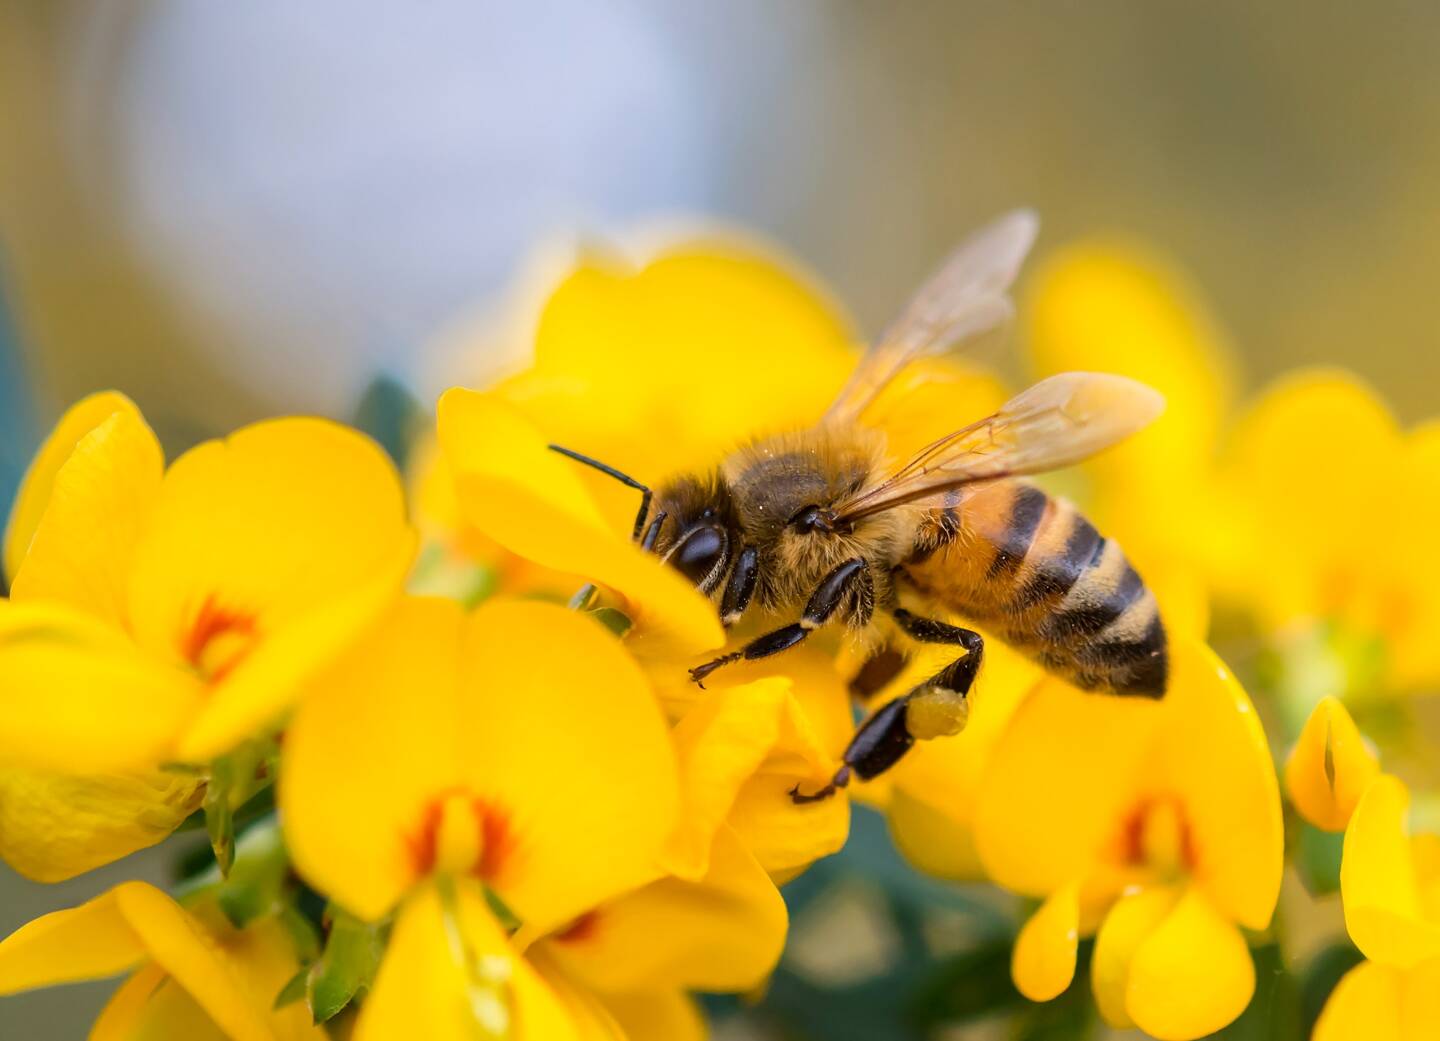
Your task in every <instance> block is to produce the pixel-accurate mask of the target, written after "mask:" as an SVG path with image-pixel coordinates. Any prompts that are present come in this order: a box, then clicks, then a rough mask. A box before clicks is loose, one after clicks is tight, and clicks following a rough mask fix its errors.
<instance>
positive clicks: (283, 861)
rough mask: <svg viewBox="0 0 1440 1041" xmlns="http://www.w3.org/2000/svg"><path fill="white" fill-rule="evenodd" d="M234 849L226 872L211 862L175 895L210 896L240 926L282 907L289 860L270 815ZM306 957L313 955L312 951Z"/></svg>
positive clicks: (247, 832) (184, 896)
mask: <svg viewBox="0 0 1440 1041" xmlns="http://www.w3.org/2000/svg"><path fill="white" fill-rule="evenodd" d="M233 848H234V862H233V863H232V864H231V865H230V870H229V873H228V874H222V872H221V869H220V865H219V863H218V862H217V863H213V864H211V865H210V867H209V868H208V869H207V870H205V871H203V872H201V873H199V874H197V875H195V876H193V877H191V878H189V879H188V880H186V881H185V882H184V883H183V884H182V885H181V886H180V887H179V889H178V891H177V896H180V897H181V898H182V899H186V900H194V899H195V898H197V897H199V896H200V895H202V894H203V895H206V896H209V897H211V898H213V899H214V900H215V902H216V904H217V905H218V906H219V908H220V910H221V911H222V912H224V914H225V917H226V918H228V919H229V920H230V923H231V924H232V925H234V926H235V928H237V929H243V928H244V927H245V926H246V925H248V924H250V923H251V922H253V921H255V919H257V918H260V917H261V916H263V915H266V914H271V913H274V912H275V911H277V910H278V909H281V908H282V907H284V906H285V905H284V898H285V893H284V890H285V885H286V880H287V877H288V874H289V870H290V861H289V857H288V856H287V855H286V852H285V845H284V843H283V842H282V841H281V838H280V826H279V824H278V822H277V821H276V819H275V817H274V815H273V814H272V815H271V816H270V817H269V818H267V819H265V820H262V821H260V822H259V823H257V824H255V825H253V826H252V827H250V828H249V829H248V830H247V831H246V832H245V833H244V834H243V835H242V836H241V837H240V839H239V840H238V841H237V842H236V843H235V845H234V847H233ZM302 954H303V952H302ZM309 956H310V957H314V954H313V952H312V953H311V954H310V955H309Z"/></svg>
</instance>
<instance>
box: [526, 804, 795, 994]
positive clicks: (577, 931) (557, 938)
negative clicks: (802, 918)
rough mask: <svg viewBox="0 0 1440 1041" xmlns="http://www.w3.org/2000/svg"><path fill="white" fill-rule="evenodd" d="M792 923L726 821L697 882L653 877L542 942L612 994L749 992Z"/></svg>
mask: <svg viewBox="0 0 1440 1041" xmlns="http://www.w3.org/2000/svg"><path fill="white" fill-rule="evenodd" d="M786 924H787V917H786V912H785V901H784V900H782V899H781V897H780V892H779V890H777V889H776V888H775V884H774V883H773V882H771V881H770V877H769V876H768V875H767V874H766V873H765V871H764V869H763V868H761V866H760V864H759V863H758V862H757V861H756V860H755V858H754V857H753V856H752V855H751V854H750V853H749V852H747V851H746V849H745V848H744V847H743V846H742V845H741V844H740V842H739V840H738V839H737V838H736V836H735V834H734V832H731V831H729V830H728V829H722V830H721V832H720V834H719V835H718V836H717V838H716V841H715V850H714V853H713V854H712V856H711V858H710V870H709V871H707V872H706V873H705V876H704V877H703V878H701V879H700V880H699V881H696V882H686V881H683V880H681V879H678V878H673V877H671V878H666V879H661V880H660V881H658V882H652V883H651V884H650V885H648V886H645V887H644V888H643V889H639V890H637V891H635V892H634V893H631V894H629V895H627V896H622V897H620V898H619V899H617V900H613V901H611V902H610V903H608V904H604V905H602V906H601V907H598V908H596V909H595V910H593V911H588V912H586V913H585V914H584V915H582V916H581V917H580V918H579V919H577V920H576V921H575V922H574V923H572V924H571V925H570V926H569V927H567V928H566V929H564V930H562V931H561V932H559V933H557V934H555V935H554V936H553V937H551V938H549V939H547V940H545V941H543V943H542V945H543V947H544V948H545V950H546V951H547V953H548V955H549V956H550V957H551V958H553V959H554V960H555V961H556V962H557V963H558V964H560V965H562V966H563V967H564V968H565V969H566V971H567V973H568V974H570V975H572V976H574V977H575V978H577V979H580V980H583V981H585V982H586V983H588V984H589V985H590V986H592V987H594V988H595V989H596V990H600V991H604V992H606V993H631V992H639V991H652V990H667V991H668V990H677V991H678V990H703V991H724V992H733V991H748V990H750V989H752V988H754V987H757V986H759V985H760V984H761V983H762V982H764V980H765V978H766V977H767V976H769V975H770V973H771V972H773V971H774V969H775V964H776V962H778V961H779V960H780V951H781V948H782V947H783V946H784V944H785V930H786Z"/></svg>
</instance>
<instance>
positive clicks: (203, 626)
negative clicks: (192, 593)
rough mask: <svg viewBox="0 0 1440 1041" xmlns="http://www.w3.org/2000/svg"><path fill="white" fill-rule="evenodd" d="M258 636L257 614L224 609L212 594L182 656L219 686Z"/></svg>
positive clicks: (200, 614)
mask: <svg viewBox="0 0 1440 1041" xmlns="http://www.w3.org/2000/svg"><path fill="white" fill-rule="evenodd" d="M256 633H257V629H256V624H255V616H254V615H252V614H248V613H246V612H244V611H237V610H234V609H232V608H227V607H222V606H221V605H220V604H218V603H216V601H215V597H214V596H213V595H212V596H210V597H207V598H206V600H205V603H204V604H202V605H201V606H200V610H199V612H198V613H197V614H196V615H195V621H194V623H193V624H192V625H191V627H190V632H189V633H188V634H187V635H186V636H185V639H184V640H183V641H182V642H181V653H182V654H183V655H184V656H185V660H186V661H187V662H189V663H190V664H191V665H192V666H194V668H195V669H196V671H198V672H199V673H200V675H202V676H204V677H205V679H207V680H209V681H210V682H211V683H217V682H219V681H220V680H222V679H224V678H225V676H226V674H227V673H229V672H230V670H231V669H233V668H234V667H235V666H236V665H238V664H240V661H241V659H242V658H244V657H245V655H247V654H249V653H250V648H251V647H252V646H254V643H255V637H256Z"/></svg>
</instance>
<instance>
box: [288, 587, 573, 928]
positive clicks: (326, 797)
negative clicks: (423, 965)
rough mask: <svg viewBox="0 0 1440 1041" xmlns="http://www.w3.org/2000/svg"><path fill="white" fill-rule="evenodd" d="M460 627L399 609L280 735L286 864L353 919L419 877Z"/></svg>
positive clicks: (454, 754)
mask: <svg viewBox="0 0 1440 1041" xmlns="http://www.w3.org/2000/svg"><path fill="white" fill-rule="evenodd" d="M462 625H463V615H462V612H461V609H460V607H459V605H458V604H455V603H454V602H452V601H447V600H431V599H422V598H418V597H411V598H406V599H405V600H402V601H401V603H400V604H398V605H397V606H396V608H395V610H394V611H393V612H392V613H391V614H390V615H388V616H387V617H386V618H385V620H384V621H383V622H382V624H381V626H380V628H379V630H378V631H377V633H376V635H375V636H374V637H373V638H372V639H370V640H368V641H367V642H366V643H365V645H364V646H363V647H361V648H359V649H357V650H356V651H355V652H353V653H352V654H350V655H347V656H346V657H345V658H344V659H343V660H342V661H341V662H339V663H338V664H337V665H336V666H335V667H333V668H332V669H330V670H328V671H327V672H326V673H325V674H324V675H323V676H322V677H320V679H319V680H318V681H317V682H316V684H315V686H314V687H313V688H312V689H311V691H310V692H309V694H308V696H307V697H306V699H305V700H304V701H303V702H302V703H301V705H300V708H299V710H298V711H297V712H296V713H295V718H294V719H293V720H292V721H291V724H290V726H289V728H288V729H287V730H286V733H285V769H284V770H282V771H281V773H280V782H279V803H280V811H281V817H282V819H283V820H284V823H285V839H286V844H287V846H288V848H289V850H290V855H291V858H292V859H293V860H294V863H295V865H296V867H297V868H298V869H299V871H300V873H301V874H302V875H304V876H305V878H307V879H308V880H310V881H311V882H312V883H313V884H314V885H316V886H317V887H318V888H320V889H321V890H323V891H324V892H326V893H328V894H329V895H330V896H332V897H333V898H334V899H336V900H338V901H339V902H340V903H341V904H342V905H343V906H344V907H346V908H347V909H348V910H350V911H352V912H353V913H355V914H357V915H359V916H361V917H362V918H367V919H374V918H378V917H380V916H381V915H383V914H384V913H385V912H386V911H388V910H389V909H390V908H391V907H392V906H393V905H394V903H395V902H396V901H397V900H398V899H399V897H400V895H401V894H402V893H403V892H404V891H405V890H406V889H407V888H408V887H409V886H411V885H412V884H413V883H414V882H415V881H416V880H417V879H418V878H419V877H420V876H421V875H422V874H423V873H424V871H425V870H426V869H427V868H426V865H425V864H424V863H422V860H423V857H424V855H425V851H423V850H421V849H419V848H418V846H417V844H418V843H420V842H421V841H422V839H423V836H422V834H421V833H422V831H423V827H424V822H425V819H426V812H427V806H429V805H430V804H431V802H432V801H433V800H434V799H435V798H436V797H437V796H439V795H440V794H441V793H444V792H445V791H447V790H449V789H451V788H453V787H454V786H455V785H457V784H458V783H459V780H460V767H459V757H460V754H461V749H460V746H459V741H458V737H457V734H456V730H455V728H456V725H457V722H458V719H459V689H460V688H459V683H460V646H461V629H462ZM551 653H554V652H553V651H552V652H551ZM556 722H557V724H559V723H563V721H560V720H557V721H556ZM417 858H420V859H417Z"/></svg>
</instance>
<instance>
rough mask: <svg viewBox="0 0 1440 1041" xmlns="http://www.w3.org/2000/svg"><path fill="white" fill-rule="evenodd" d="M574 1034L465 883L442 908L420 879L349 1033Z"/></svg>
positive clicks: (431, 1037)
mask: <svg viewBox="0 0 1440 1041" xmlns="http://www.w3.org/2000/svg"><path fill="white" fill-rule="evenodd" d="M486 1030H488V1031H489V1033H490V1035H491V1036H495V1037H505V1038H509V1039H513V1041H578V1036H577V1034H576V1031H575V1029H574V1026H573V1025H572V1023H571V1021H570V1016H569V1015H568V1013H567V1012H566V1010H565V1009H564V1007H563V1005H562V1004H561V1001H560V998H559V996H558V995H557V994H556V993H555V992H554V990H553V988H551V987H550V986H549V984H548V983H546V982H545V981H544V980H542V979H541V978H540V977H539V976H537V975H536V973H535V971H534V970H533V969H532V968H531V967H530V966H529V965H528V964H527V963H526V962H525V960H524V959H523V958H520V957H518V956H517V955H516V954H515V952H514V951H513V950H512V949H511V948H510V945H509V943H508V941H507V940H506V939H505V935H504V933H502V932H501V931H500V926H499V923H497V922H496V921H495V919H494V917H493V916H492V915H491V914H490V912H489V910H488V909H487V908H486V907H485V906H484V902H483V897H481V896H480V894H479V893H478V892H477V891H476V890H475V889H474V888H473V886H471V885H469V884H460V885H457V886H456V887H455V889H454V896H453V900H452V901H451V902H450V906H449V907H448V908H447V907H446V905H445V902H444V901H442V899H441V897H440V895H439V893H438V892H437V890H436V888H435V887H434V886H432V885H427V886H422V887H421V888H419V889H417V890H416V891H415V892H414V894H412V895H411V896H410V897H409V898H408V899H407V900H406V901H405V903H404V904H403V905H402V906H401V908H400V913H399V916H398V917H397V918H396V920H395V927H394V929H393V930H392V931H391V933H390V942H389V946H388V947H387V948H386V951H385V959H384V961H383V962H382V963H381V965H380V972H379V973H378V975H377V976H376V978H375V986H374V988H373V989H372V990H371V992H370V995H369V996H368V997H367V999H366V1001H365V1004H364V1005H363V1006H362V1008H361V1012H360V1018H359V1021H358V1023H357V1024H356V1027H355V1035H354V1038H355V1041H390V1039H392V1038H402V1037H423V1038H426V1039H427V1041H452V1039H453V1041H474V1039H475V1038H476V1037H477V1036H480V1037H484V1036H486V1034H485V1031H486Z"/></svg>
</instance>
